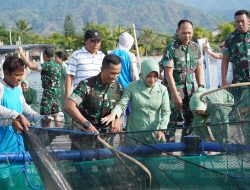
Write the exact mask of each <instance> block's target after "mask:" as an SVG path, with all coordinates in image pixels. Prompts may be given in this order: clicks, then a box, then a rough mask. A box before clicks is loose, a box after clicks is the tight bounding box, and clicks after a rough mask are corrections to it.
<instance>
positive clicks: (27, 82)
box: [21, 79, 30, 86]
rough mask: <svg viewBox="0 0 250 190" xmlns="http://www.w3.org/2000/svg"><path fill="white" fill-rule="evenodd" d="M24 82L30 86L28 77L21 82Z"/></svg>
mask: <svg viewBox="0 0 250 190" xmlns="http://www.w3.org/2000/svg"><path fill="white" fill-rule="evenodd" d="M22 83H24V84H26V85H27V86H30V83H29V81H27V80H26V79H23V80H22V82H21V84H22Z"/></svg>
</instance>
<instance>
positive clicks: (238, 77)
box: [223, 28, 250, 83]
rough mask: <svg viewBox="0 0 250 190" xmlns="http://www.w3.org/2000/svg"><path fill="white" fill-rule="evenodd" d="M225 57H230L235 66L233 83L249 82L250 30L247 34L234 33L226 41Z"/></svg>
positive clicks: (236, 31)
mask: <svg viewBox="0 0 250 190" xmlns="http://www.w3.org/2000/svg"><path fill="white" fill-rule="evenodd" d="M223 55H225V56H227V57H229V61H230V62H231V63H232V64H233V82H232V83H240V82H249V81H250V78H249V72H250V28H249V29H248V32H247V33H245V34H241V33H240V32H239V31H238V30H235V31H234V32H232V33H231V34H230V35H229V36H228V37H227V38H226V40H225V47H224V49H223Z"/></svg>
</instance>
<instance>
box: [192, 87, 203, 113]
mask: <svg viewBox="0 0 250 190" xmlns="http://www.w3.org/2000/svg"><path fill="white" fill-rule="evenodd" d="M204 92H206V89H205V88H201V87H200V88H198V89H197V90H196V92H195V93H194V94H193V95H192V97H191V99H190V101H189V107H190V109H191V110H206V109H207V104H205V103H204V102H202V101H201V99H200V97H201V95H202V94H203V93H204Z"/></svg>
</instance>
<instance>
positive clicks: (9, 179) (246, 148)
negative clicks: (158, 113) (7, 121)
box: [0, 84, 250, 190]
mask: <svg viewBox="0 0 250 190" xmlns="http://www.w3.org/2000/svg"><path fill="white" fill-rule="evenodd" d="M249 89H250V88H249V84H247V85H241V86H234V87H229V88H224V89H220V90H216V91H210V92H208V93H205V94H203V96H202V97H201V100H202V101H203V102H205V103H206V104H207V107H208V108H209V109H210V108H211V109H212V110H213V113H207V114H210V117H208V119H207V120H206V122H204V124H203V125H199V126H192V127H191V126H187V127H189V128H191V129H192V130H193V134H192V135H190V136H188V137H187V139H188V140H187V141H185V140H184V142H180V140H178V137H177V138H176V142H172V143H159V142H158V143H157V141H155V142H154V141H152V142H151V143H150V142H148V141H147V140H148V139H151V138H152V137H155V133H156V131H135V132H126V131H125V132H124V133H119V134H118V133H117V134H113V133H106V134H100V138H101V139H103V140H104V141H105V142H108V144H109V145H111V147H109V146H106V145H105V144H104V143H103V142H102V141H100V140H99V137H98V136H97V135H94V134H90V133H86V132H83V131H72V130H65V129H58V128H53V126H54V124H53V122H51V124H50V125H51V126H48V128H42V127H40V126H39V124H38V125H36V126H35V127H32V128H30V130H29V133H31V134H32V135H35V136H37V137H38V139H39V140H36V141H39V142H36V143H38V144H39V145H40V146H41V147H42V148H43V149H44V150H46V152H47V153H48V155H49V156H51V157H52V159H53V160H54V161H55V163H56V167H57V168H56V169H57V170H59V172H60V173H61V174H62V176H63V177H64V178H65V179H66V181H67V182H68V183H69V185H70V187H71V189H76V190H78V189H232V190H233V189H249V187H250V143H249V141H250V135H249V134H250V129H249V127H250V117H249V113H250V112H249V110H248V109H249V107H250V101H249V96H248V93H249V92H250V90H249ZM222 94H224V95H225V94H226V97H228V98H229V99H230V98H232V99H230V101H227V100H226V99H222V100H221V99H220V97H221V96H222ZM214 97H217V98H214ZM218 97H219V98H218ZM207 116H208V115H207ZM65 125H66V124H65ZM184 127H185V126H184ZM182 129H183V127H180V128H177V130H176V131H177V132H176V135H177V136H178V134H177V133H178V131H181V130H182ZM170 130H171V129H170ZM204 131H205V132H204ZM123 139H124V142H123ZM179 139H180V138H179ZM113 148H114V149H113ZM27 150H30V151H34V150H32V147H29V146H27ZM117 150H118V153H117V152H116V151H117ZM120 152H123V153H125V155H123V154H120ZM36 154H37V155H38V156H39V153H36ZM42 154H43V153H42ZM31 155H32V156H33V154H31ZM127 155H128V156H129V158H128V157H126V156H127ZM40 156H41V155H40ZM0 157H1V163H0V182H1V189H18V188H19V187H21V189H45V185H44V183H45V182H44V181H43V180H44V178H43V177H40V176H39V175H38V173H39V174H40V175H43V174H41V173H40V171H37V169H36V168H37V167H35V165H34V164H33V162H36V161H35V157H33V161H31V159H32V158H31V157H29V154H28V153H27V152H21V153H19V154H17V153H9V154H1V156H0ZM130 158H132V159H130ZM133 159H135V160H133ZM136 160H137V161H138V162H136ZM36 164H37V163H36ZM38 164H39V163H38ZM140 164H141V165H140ZM42 179H43V180H42Z"/></svg>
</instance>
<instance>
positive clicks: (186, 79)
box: [162, 40, 202, 98]
mask: <svg viewBox="0 0 250 190" xmlns="http://www.w3.org/2000/svg"><path fill="white" fill-rule="evenodd" d="M172 61H173V62H172ZM162 64H163V66H164V67H172V68H173V69H174V70H173V77H174V80H175V84H176V88H177V91H178V93H179V95H180V96H181V97H182V98H184V94H185V90H187V94H188V95H189V96H190V95H191V94H192V92H194V86H193V74H194V71H195V70H196V68H197V65H198V64H202V61H201V52H200V50H199V47H198V45H197V44H196V43H195V42H190V44H189V45H188V46H184V45H181V43H180V41H179V40H175V41H173V42H172V43H170V44H168V45H167V47H166V49H165V53H164V56H163V58H162ZM185 88H186V89H185Z"/></svg>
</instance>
